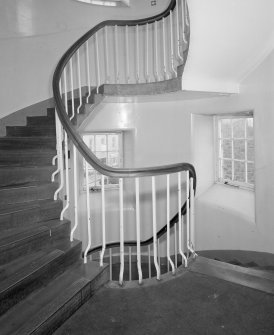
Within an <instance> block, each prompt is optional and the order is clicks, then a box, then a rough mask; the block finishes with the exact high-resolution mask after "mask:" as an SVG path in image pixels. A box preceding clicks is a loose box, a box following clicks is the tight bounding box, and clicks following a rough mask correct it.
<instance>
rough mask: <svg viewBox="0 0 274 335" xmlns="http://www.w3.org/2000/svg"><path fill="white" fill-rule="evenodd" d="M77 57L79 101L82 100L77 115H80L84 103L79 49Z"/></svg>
mask: <svg viewBox="0 0 274 335" xmlns="http://www.w3.org/2000/svg"><path fill="white" fill-rule="evenodd" d="M76 57H77V72H78V90H79V99H80V103H79V106H78V107H77V114H79V113H80V108H81V107H82V104H83V101H82V84H81V67H80V54H79V49H77V53H76Z"/></svg>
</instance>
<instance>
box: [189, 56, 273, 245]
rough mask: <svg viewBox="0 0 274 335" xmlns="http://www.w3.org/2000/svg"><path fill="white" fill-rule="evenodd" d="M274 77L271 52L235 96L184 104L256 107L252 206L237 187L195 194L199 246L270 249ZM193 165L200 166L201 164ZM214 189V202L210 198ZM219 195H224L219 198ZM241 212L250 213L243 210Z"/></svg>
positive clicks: (213, 108) (211, 108)
mask: <svg viewBox="0 0 274 335" xmlns="http://www.w3.org/2000/svg"><path fill="white" fill-rule="evenodd" d="M273 78H274V51H272V53H271V54H270V55H269V56H268V57H267V58H266V59H265V61H264V62H263V63H262V64H261V65H260V66H259V67H258V68H257V69H256V70H255V71H254V72H253V73H252V74H250V75H249V76H248V77H247V78H246V79H245V80H244V81H243V82H242V84H241V93H240V94H239V95H232V96H230V97H222V98H215V99H207V100H204V101H201V100H197V101H192V102H191V101H190V102H188V103H187V106H185V108H186V109H185V110H186V111H189V112H191V113H198V114H201V113H204V114H207V115H210V114H219V113H231V112H237V111H238V112H243V111H250V110H253V111H254V131H255V180H256V181H255V191H254V196H255V208H252V201H254V200H252V197H250V195H248V194H245V195H244V194H242V195H239V192H238V193H237V194H236V193H235V192H236V191H235V192H234V193H233V195H231V194H229V193H228V192H226V191H225V190H224V189H222V190H221V191H218V190H217V193H216V190H215V193H214V190H212V188H209V189H208V191H207V192H205V193H203V194H201V195H200V197H198V199H197V203H196V204H197V212H196V223H197V229H196V231H197V236H196V238H197V241H196V242H197V248H198V249H201V250H202V249H238V250H241V249H242V250H256V251H266V252H274V245H273V236H274V225H273V215H274V208H273V200H274V152H273V143H274V142H273V141H274V132H273V126H274V113H273V109H274V85H273ZM201 166H202V165H201V164H200V167H201ZM197 168H198V169H199V165H198V167H197ZM209 172H210V171H209ZM198 185H199V175H198ZM212 193H214V197H215V200H216V201H215V202H214V201H212V198H211V197H212ZM214 197H213V198H214ZM218 197H219V198H222V199H223V202H222V203H220V201H219V200H218ZM225 203H226V204H225ZM247 204H248V205H247ZM250 204H251V206H250ZM235 205H236V207H238V209H237V210H236V207H235ZM245 206H249V208H250V210H249V211H247V209H244V208H245ZM254 210H255V217H254ZM243 211H244V212H245V213H247V214H248V215H243Z"/></svg>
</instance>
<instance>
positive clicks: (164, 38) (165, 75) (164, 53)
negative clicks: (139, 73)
mask: <svg viewBox="0 0 274 335" xmlns="http://www.w3.org/2000/svg"><path fill="white" fill-rule="evenodd" d="M162 28H163V63H164V78H165V79H168V74H167V65H166V29H165V18H164V17H163V18H162Z"/></svg>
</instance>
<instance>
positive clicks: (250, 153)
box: [247, 140, 254, 162]
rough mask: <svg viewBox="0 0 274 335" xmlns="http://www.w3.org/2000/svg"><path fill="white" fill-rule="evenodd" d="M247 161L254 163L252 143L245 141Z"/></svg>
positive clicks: (251, 141)
mask: <svg viewBox="0 0 274 335" xmlns="http://www.w3.org/2000/svg"><path fill="white" fill-rule="evenodd" d="M247 160H248V161H252V162H254V141H253V140H248V141H247Z"/></svg>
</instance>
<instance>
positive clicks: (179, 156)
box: [78, 102, 191, 248]
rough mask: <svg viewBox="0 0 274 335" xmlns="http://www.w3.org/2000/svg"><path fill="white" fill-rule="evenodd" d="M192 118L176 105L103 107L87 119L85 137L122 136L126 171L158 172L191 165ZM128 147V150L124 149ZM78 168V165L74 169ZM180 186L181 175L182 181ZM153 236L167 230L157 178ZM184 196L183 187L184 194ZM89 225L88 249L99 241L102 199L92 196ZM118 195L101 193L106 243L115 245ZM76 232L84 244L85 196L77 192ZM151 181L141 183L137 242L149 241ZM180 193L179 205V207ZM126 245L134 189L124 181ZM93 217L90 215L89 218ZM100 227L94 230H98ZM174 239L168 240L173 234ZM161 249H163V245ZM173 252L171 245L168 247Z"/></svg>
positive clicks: (162, 183) (132, 233)
mask: <svg viewBox="0 0 274 335" xmlns="http://www.w3.org/2000/svg"><path fill="white" fill-rule="evenodd" d="M190 118H191V115H190V114H189V113H184V110H183V109H182V106H181V104H178V103H177V102H164V103H163V102H161V103H160V102H145V103H103V104H102V106H101V108H100V110H98V111H97V112H95V114H94V115H91V117H90V119H89V122H88V124H87V125H86V127H85V129H84V131H85V132H91V131H100V130H110V131H111V130H117V129H120V130H123V131H124V134H125V147H124V154H125V167H148V166H159V165H166V164H172V163H179V162H189V161H190V154H191V149H190V141H189V139H190V136H191V129H190V127H189V125H190ZM128 141H130V144H129V143H128ZM79 165H81V163H80V164H79ZM182 182H183V183H184V175H183V176H182ZM176 183H177V175H172V176H171V180H170V184H171V188H170V194H171V209H170V218H172V217H173V216H174V215H175V214H176V213H177V211H178V209H177V184H176ZM156 190H157V195H156V198H157V205H156V207H157V230H160V228H162V227H163V226H164V225H165V224H166V178H165V177H157V178H156ZM184 191H185V188H184V184H183V192H184ZM90 195H91V208H92V210H93V211H95V214H93V215H92V222H93V223H92V224H93V226H94V227H96V234H97V235H96V234H95V235H96V236H95V235H93V243H94V244H97V243H99V242H100V239H101V229H100V227H101V211H100V210H101V193H100V192H91V193H90ZM118 197H119V194H118V189H116V190H107V191H106V203H107V207H106V213H107V214H106V215H107V220H106V221H107V223H106V224H107V227H108V228H107V235H108V236H107V239H108V240H109V241H119V235H118V234H119V211H118V209H119V206H118V203H119V198H118ZM79 199H80V202H81V208H82V209H83V211H84V212H83V213H81V218H80V226H79V229H78V234H79V235H78V237H79V238H81V239H82V240H83V241H84V243H83V244H84V246H85V245H86V241H87V234H86V231H87V226H86V223H87V220H86V216H85V215H86V214H85V213H86V205H85V194H84V192H80V195H79ZM151 199H152V195H151V178H150V177H147V178H141V180H140V207H141V238H142V239H147V238H149V237H151V236H152V200H151ZM184 199H185V196H184V193H183V195H182V201H184ZM124 201H125V203H124V206H125V210H124V216H125V217H124V220H125V239H126V240H134V239H136V228H135V215H136V212H135V184H134V179H133V180H127V181H126V182H125V186H124ZM93 213H94V212H93ZM98 227H99V228H98ZM172 235H173V234H172ZM164 245H165V244H164ZM171 248H173V244H171Z"/></svg>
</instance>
